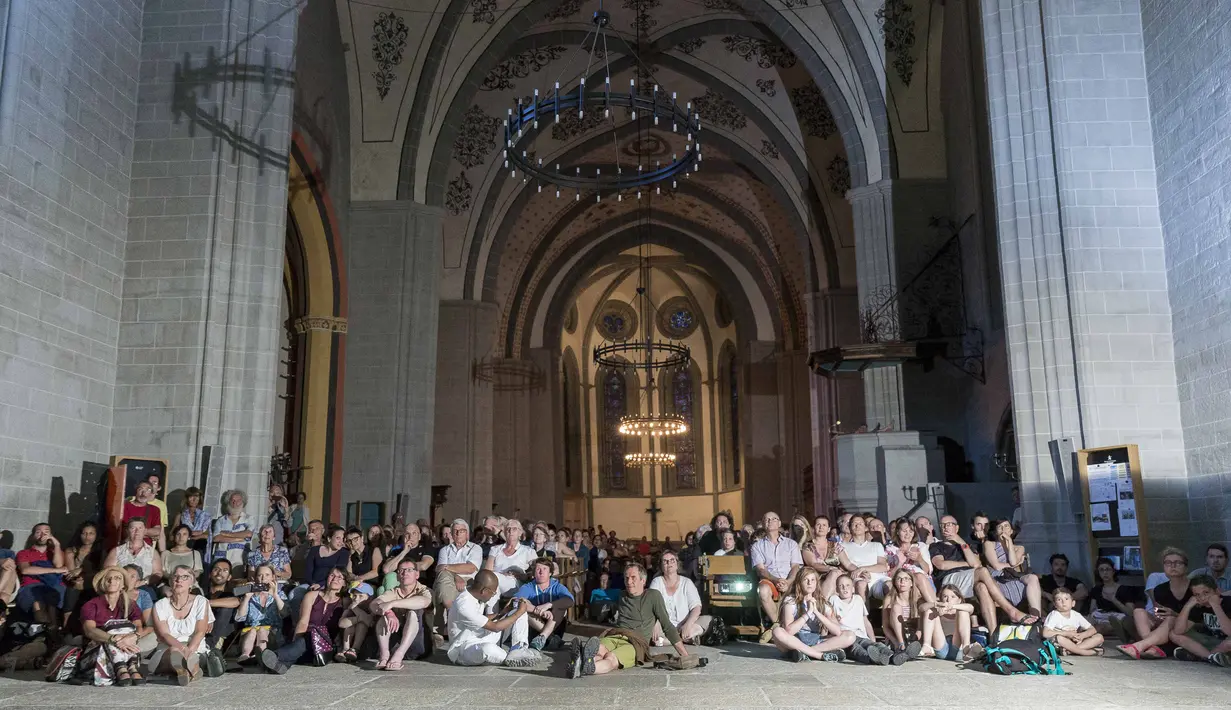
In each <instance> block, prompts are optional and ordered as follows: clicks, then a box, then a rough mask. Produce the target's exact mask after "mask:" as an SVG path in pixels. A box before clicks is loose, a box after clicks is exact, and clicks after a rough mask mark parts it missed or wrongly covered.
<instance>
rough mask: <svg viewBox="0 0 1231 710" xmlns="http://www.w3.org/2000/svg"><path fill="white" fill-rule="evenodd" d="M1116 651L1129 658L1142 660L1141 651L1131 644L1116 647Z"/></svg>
mask: <svg viewBox="0 0 1231 710" xmlns="http://www.w3.org/2000/svg"><path fill="white" fill-rule="evenodd" d="M1116 650H1117V651H1119V652H1120V653H1123V654H1124V655H1126V656H1128V657H1129V658H1132V659H1134V660H1138V661H1140V660H1141V649H1139V648H1137V646H1135V645H1133V644H1131V643H1126V644H1124V645H1122V646H1116Z"/></svg>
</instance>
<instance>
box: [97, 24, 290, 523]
mask: <svg viewBox="0 0 1231 710" xmlns="http://www.w3.org/2000/svg"><path fill="white" fill-rule="evenodd" d="M297 17H298V11H297V9H296V6H295V5H294V4H293V3H291V2H287V1H285V0H247V1H244V2H232V3H229V4H228V5H227V7H226V8H225V9H224V8H216V9H202V10H201V11H199V12H192V13H187V14H185V13H181V12H179V11H178V10H177V9H175V8H172V7H169V6H165V4H164V3H149V4H147V6H146V8H145V13H144V17H143V18H142V25H141V29H142V46H141V72H140V76H141V83H140V87H139V90H138V102H137V103H138V107H137V123H136V141H135V146H134V149H133V165H132V176H133V179H132V199H131V201H130V202H129V242H128V245H127V250H126V252H125V269H124V276H125V279H124V300H123V307H122V312H121V323H120V329H119V350H118V355H119V369H118V372H117V376H116V386H115V410H114V428H113V430H112V436H111V447H112V451H113V452H114V453H116V454H121V455H138V456H152V457H160V458H165V459H168V460H169V461H170V467H171V470H170V480H169V488H171V489H176V488H182V487H184V486H186V485H189V484H192V483H197V482H199V471H198V467H199V461H198V457H199V455H200V452H201V448H202V447H203V446H208V445H222V446H224V447H225V448H226V454H227V455H226V460H225V471H226V475H225V478H224V485H225V486H226V487H237V488H241V489H244V490H246V491H247V492H248V493H249V494H250V497H251V498H252V499H253V501H252V502H251V503H250V504H249V505H250V509H251V510H260V509H261V508H262V506H263V505H264V502H263V501H264V491H265V482H266V476H267V472H268V466H269V456H270V455H271V454H272V453H273V444H272V432H271V428H272V425H273V403H274V397H275V384H276V381H277V373H278V359H279V355H280V353H279V351H278V347H279V326H280V324H279V322H278V319H279V299H280V295H281V294H280V292H281V286H282V267H283V249H284V245H285V241H286V234H285V220H286V210H287V202H286V172H287V167H286V166H287V157H288V145H289V139H290V129H291V102H292V82H291V77H292V71H293V56H294V49H295V29H296V20H297ZM211 56H213V57H217V58H218V60H217V61H215V62H213V63H208V62H207V58H208V57H211ZM100 125H101V124H100ZM100 135H101V134H100ZM207 503H208V504H210V505H214V504H216V503H217V501H208V502H207Z"/></svg>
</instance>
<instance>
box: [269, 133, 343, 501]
mask: <svg viewBox="0 0 1231 710" xmlns="http://www.w3.org/2000/svg"><path fill="white" fill-rule="evenodd" d="M291 156H292V160H291V165H290V179H289V182H288V197H287V212H288V219H287V241H286V256H285V261H284V267H283V291H284V299H285V302H284V307H283V317H284V320H283V348H282V352H283V358H282V364H281V366H280V376H281V378H282V382H283V384H282V389H281V391H280V392H279V396H280V397H281V399H282V402H283V405H282V412H283V420H284V424H283V426H282V427H281V428H275V436H278V435H280V436H281V442H280V443H281V446H280V447H277V448H278V450H279V451H282V452H286V453H289V454H290V465H291V469H292V473H291V475H290V476H289V480H288V482H287V483H288V488H289V490H288V494H294V493H299V492H303V493H305V494H306V495H307V505H308V507H309V509H310V510H312V511H319V515H321V516H323V518H324V519H330V520H338V519H340V515H339V514H340V508H341V486H342V478H341V462H342V446H341V442H342V408H341V406H340V402H341V401H342V393H343V377H342V376H341V373H342V372H343V371H344V369H345V366H346V330H347V321H346V271H345V268H344V265H343V263H342V258H341V251H340V248H339V242H338V225H337V219H336V216H335V215H334V212H333V206H332V203H331V201H330V199H329V195H328V193H327V191H326V189H325V186H324V184H323V182H322V180H321V175H320V172H319V170H318V169H317V167H316V160H315V159H314V158H313V156H312V151H311V147H310V144H309V142H308V141H307V140H306V139H305V138H304V137H303V136H301V135H299V134H298V133H297V134H295V135H294V136H293V141H292V151H291ZM276 441H277V440H276Z"/></svg>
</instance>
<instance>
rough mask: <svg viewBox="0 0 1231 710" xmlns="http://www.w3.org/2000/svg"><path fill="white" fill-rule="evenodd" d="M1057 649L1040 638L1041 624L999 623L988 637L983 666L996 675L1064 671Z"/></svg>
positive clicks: (1061, 672) (1046, 673) (1041, 635)
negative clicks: (993, 632)
mask: <svg viewBox="0 0 1231 710" xmlns="http://www.w3.org/2000/svg"><path fill="white" fill-rule="evenodd" d="M1062 664H1063V661H1061V660H1060V651H1059V649H1057V648H1056V645H1055V644H1054V643H1052V642H1051V641H1049V640H1047V639H1045V638H1043V631H1042V627H1041V626H1040V625H1039V624H1034V625H1032V626H1021V625H1009V624H1005V625H1002V626H1001V627H1000V628H998V629H996V633H995V634H993V635H992V637H991V638H990V639H988V648H987V650H986V652H985V654H984V656H983V669H984V670H985V671H987V672H988V673H996V674H999V675H1068V673H1066V672H1065V670H1064V667H1063V665H1062Z"/></svg>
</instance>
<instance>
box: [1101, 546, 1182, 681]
mask: <svg viewBox="0 0 1231 710" xmlns="http://www.w3.org/2000/svg"><path fill="white" fill-rule="evenodd" d="M1163 574H1165V575H1166V576H1167V581H1166V582H1163V583H1162V584H1159V585H1156V586H1155V587H1154V588H1153V589H1150V590H1149V595H1150V598H1151V599H1152V600H1153V606H1154V609H1153V610H1152V611H1147V610H1146V608H1144V607H1137V608H1135V609H1133V626H1134V627H1135V630H1136V632H1137V638H1139V639H1140V640H1139V641H1135V642H1133V643H1126V644H1124V645H1121V646H1116V650H1117V651H1119V652H1120V653H1123V654H1124V655H1126V656H1128V657H1129V658H1135V659H1142V658H1146V659H1159V658H1166V657H1167V652H1166V651H1164V650H1163V649H1162V648H1161V647H1162V646H1163V645H1164V644H1167V643H1169V642H1170V641H1171V630H1172V622H1173V621H1174V620H1175V616H1176V614H1178V613H1179V612H1180V610H1181V609H1183V608H1184V606H1185V605H1187V604H1188V601H1189V600H1190V599H1192V596H1193V591H1192V587H1191V585H1190V584H1189V581H1188V555H1186V554H1184V551H1183V550H1181V549H1179V548H1176V547H1168V548H1165V549H1164V550H1163Z"/></svg>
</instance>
